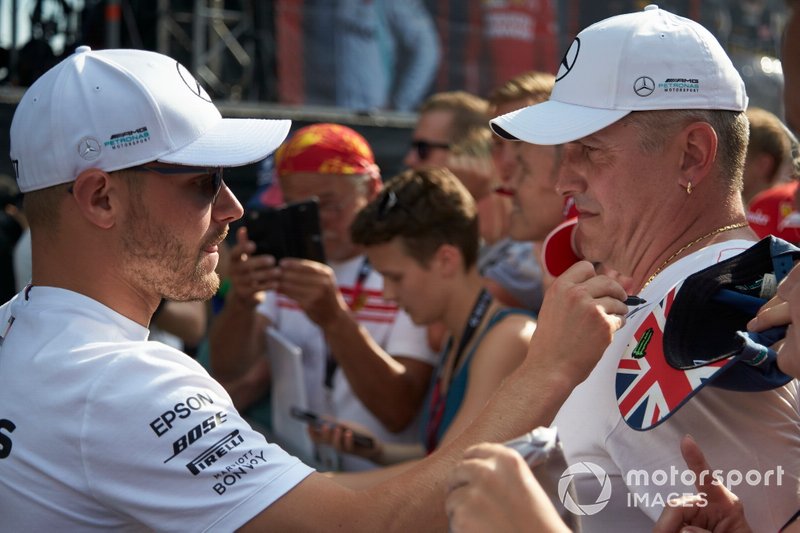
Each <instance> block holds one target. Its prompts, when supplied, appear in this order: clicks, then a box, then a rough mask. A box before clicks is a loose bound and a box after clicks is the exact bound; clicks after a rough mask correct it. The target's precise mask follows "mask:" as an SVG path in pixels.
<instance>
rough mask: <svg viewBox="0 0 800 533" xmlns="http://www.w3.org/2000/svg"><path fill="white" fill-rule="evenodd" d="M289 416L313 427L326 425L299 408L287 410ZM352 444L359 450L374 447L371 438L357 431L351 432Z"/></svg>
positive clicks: (314, 414) (315, 416)
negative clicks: (359, 448)
mask: <svg viewBox="0 0 800 533" xmlns="http://www.w3.org/2000/svg"><path fill="white" fill-rule="evenodd" d="M289 414H291V415H292V417H293V418H297V419H298V420H302V421H304V422H307V423H309V424H314V425H315V426H320V425H322V424H324V423H328V422H327V421H326V420H323V419H322V418H321V417H320V416H319V415H318V414H316V413H314V412H313V411H307V410H305V409H300V408H299V407H294V406H293V407H292V408H291V409H290V410H289ZM339 425H341V424H339ZM341 427H346V426H341ZM348 429H349V428H348ZM351 431H353V430H351ZM353 442H354V443H355V444H356V446H359V447H361V448H367V449H370V448H374V447H375V440H374V439H373V438H372V437H370V436H368V435H364V434H363V433H358V432H357V431H353Z"/></svg>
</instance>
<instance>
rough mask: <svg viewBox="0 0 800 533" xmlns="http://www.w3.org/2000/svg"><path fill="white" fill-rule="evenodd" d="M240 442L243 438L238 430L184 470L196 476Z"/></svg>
mask: <svg viewBox="0 0 800 533" xmlns="http://www.w3.org/2000/svg"><path fill="white" fill-rule="evenodd" d="M242 442H244V437H243V436H242V435H240V434H239V430H238V429H235V430H233V431H231V432H230V433H228V434H227V435H226V436H224V437H222V438H221V439H220V440H218V441H217V442H215V443H214V444H212V445H211V446H210V447H209V448H208V449H207V450H206V451H204V452H203V453H201V454H200V455H198V456H197V457H195V458H194V459H192V460H191V461H190V462H188V463H187V464H186V468H188V469H189V472H191V473H192V474H193V475H195V476H196V475H197V474H199V473H200V472H202V471H203V470H205V469H206V468H208V467H209V466H213V465H214V463H216V462H217V461H218V460H219V459H221V458H223V457H225V456H226V455H227V454H228V452H229V451H231V450H233V449H234V448H236V447H237V446H239V445H240V444H241V443H242Z"/></svg>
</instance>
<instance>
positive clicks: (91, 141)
mask: <svg viewBox="0 0 800 533" xmlns="http://www.w3.org/2000/svg"><path fill="white" fill-rule="evenodd" d="M78 155H80V156H81V157H82V158H84V159H85V160H87V161H94V160H95V159H97V158H98V157H100V143H99V142H98V141H97V139H95V138H94V137H84V138H83V139H81V141H80V142H79V143H78Z"/></svg>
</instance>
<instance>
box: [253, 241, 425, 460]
mask: <svg viewBox="0 0 800 533" xmlns="http://www.w3.org/2000/svg"><path fill="white" fill-rule="evenodd" d="M363 261H364V256H358V257H355V258H353V259H350V260H348V261H345V262H342V263H330V266H331V268H332V269H333V271H334V274H335V275H336V283H337V285H338V286H339V290H340V292H341V293H342V296H343V297H344V299H345V302H347V304H348V305H350V306H351V309H353V305H352V301H353V298H354V297H355V298H358V299H359V300H360V302H361V303H360V304H358V305H356V306H355V307H356V309H354V313H355V318H356V320H357V321H358V322H359V324H361V325H362V326H363V327H364V328H366V330H367V331H368V332H369V334H370V336H371V337H372V339H373V340H374V341H375V342H376V343H378V345H379V346H381V347H382V348H383V349H384V350H386V352H387V353H389V354H390V355H400V356H403V357H408V358H412V359H417V360H420V361H425V362H428V363H430V364H431V365H434V364H435V362H436V354H435V353H433V352H432V351H431V349H430V347H429V346H428V342H427V334H426V330H425V328H423V327H419V326H415V325H414V324H413V323H412V322H411V319H410V318H409V317H408V315H407V314H406V313H405V312H404V311H401V310H399V309H398V308H397V306H396V305H395V304H393V303H392V302H389V301H387V300H384V299H383V296H382V294H383V277H382V276H381V275H380V274H379V273H378V272H376V271H375V270H374V269H370V271H369V275H368V276H367V278H366V280H365V281H364V282H363V283H362V287H361V288H360V289H358V290H356V289H355V287H354V286H355V285H356V281H357V279H358V277H359V270H360V269H361V266H362V264H363ZM355 292H359V293H360V294H355V295H354V293H355ZM258 311H259V312H260V313H262V314H263V315H265V316H266V317H267V318H269V320H270V322H271V323H272V325H273V327H275V328H277V329H278V330H279V331H280V332H281V333H282V334H283V335H284V336H285V337H287V338H288V339H289V340H290V341H292V342H293V343H295V344H296V345H298V346H299V347H300V348H301V349H302V350H303V369H304V372H305V381H306V393H307V395H308V406H309V408H310V409H311V410H313V411H316V412H318V413H322V414H327V415H330V416H333V417H335V418H338V419H340V420H350V421H354V422H358V423H359V424H362V425H364V426H365V427H367V428H369V430H370V431H372V432H373V433H374V434H375V435H376V436H377V437H379V438H380V439H381V440H384V441H386V442H408V443H410V442H418V441H419V429H418V424H417V422H416V421H415V422H414V423H412V424H410V425H409V427H407V428H406V429H404V430H403V431H401V432H399V433H391V432H389V431H388V430H387V429H386V428H385V427H384V426H383V424H381V422H380V420H378V419H377V418H376V417H375V416H374V415H373V414H372V413H371V412H370V411H369V410H368V409H367V408H366V407H365V406H364V404H363V403H361V401H360V400H359V399H358V397H356V395H355V393H353V390H352V389H351V388H350V384H349V383H348V381H347V378H346V377H345V374H344V372H343V371H342V369H341V367H339V368H337V369H336V372H335V373H334V375H333V390H332V393H329V392H328V390H327V389H326V387H325V386H324V384H323V383H324V380H325V366H326V359H327V344H326V342H325V336H324V335H323V333H322V330H321V329H320V328H319V327H318V326H317V325H316V324H315V323H314V322H312V321H311V320H310V319H309V318H308V316H306V314H305V313H304V312H303V311H302V310H301V309H300V308H299V307H298V305H297V303H295V302H294V301H293V300H290V299H289V298H286V297H284V296H281V295H278V294H276V293H274V292H269V293H267V297H266V299H265V300H264V302H263V303H262V304H260V305H259V307H258ZM374 466H375V465H374V464H373V463H370V462H368V461H365V460H362V459H359V458H357V457H352V456H345V457H343V467H344V468H345V469H346V470H354V469H362V468H367V467H372V468H374Z"/></svg>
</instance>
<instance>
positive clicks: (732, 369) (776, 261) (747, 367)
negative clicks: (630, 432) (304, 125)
mask: <svg viewBox="0 0 800 533" xmlns="http://www.w3.org/2000/svg"><path fill="white" fill-rule="evenodd" d="M798 258H800V248H797V247H796V246H794V245H792V244H789V243H787V242H786V241H782V240H780V239H777V238H775V237H767V238H765V239H763V240H761V241H759V242H758V243H757V244H755V245H754V246H752V247H751V248H749V249H748V250H746V251H745V252H742V253H741V254H738V255H736V256H734V257H732V258H730V259H727V260H725V261H721V262H719V263H717V264H715V265H712V266H710V267H708V268H706V269H704V270H701V271H699V272H696V273H694V274H692V275H691V276H689V277H687V278H685V279H683V280H681V281H679V282H678V283H677V284H676V285H675V286H674V287H672V288H671V289H670V290H669V291H668V292H667V294H666V296H665V297H664V298H663V299H662V300H661V301H660V302H659V303H658V305H656V306H654V307H653V308H652V310H651V311H650V313H649V314H648V315H647V316H646V317H645V319H644V320H643V321H642V323H641V324H640V325H639V327H638V328H637V330H636V331H635V333H634V335H633V338H632V340H631V342H630V343H629V344H628V346H627V348H626V350H625V353H624V354H623V355H622V358H621V359H620V361H619V363H618V365H617V374H616V383H615V388H616V396H617V404H618V406H619V410H620V414H621V415H622V417H623V418H624V419H625V422H626V423H627V424H628V425H629V426H630V427H631V428H633V429H636V430H641V431H643V430H648V429H652V428H654V427H656V426H658V425H659V424H661V423H662V422H664V421H665V420H667V419H668V418H669V417H670V416H671V415H672V414H673V413H675V412H676V411H677V410H678V409H680V408H681V407H682V406H683V405H684V404H685V403H686V402H688V401H689V400H690V399H691V398H692V397H693V396H694V395H695V394H697V393H698V392H699V391H700V389H702V388H703V387H704V386H706V385H709V384H710V385H712V386H715V387H720V388H724V389H728V390H735V391H742V392H755V391H764V390H770V389H774V388H778V387H781V386H783V385H785V384H786V383H788V382H789V381H791V379H792V378H791V377H790V376H787V375H786V374H784V373H783V372H781V371H780V369H778V366H777V364H776V353H775V352H774V350H772V349H771V348H769V346H771V345H772V344H774V343H775V342H776V341H778V340H780V339H782V338H783V336H784V334H785V327H781V328H772V329H771V330H767V331H765V332H761V333H752V332H747V331H746V324H747V322H748V321H749V320H750V319H751V318H753V317H754V316H755V314H756V312H757V311H758V309H759V308H760V307H761V306H762V305H763V304H764V303H766V301H767V300H768V299H769V298H770V297H772V295H774V292H775V290H776V288H777V284H778V283H779V282H780V281H781V280H782V279H783V278H784V277H785V276H786V275H787V274H788V273H789V270H791V268H792V266H793V262H794V260H796V259H798Z"/></svg>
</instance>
